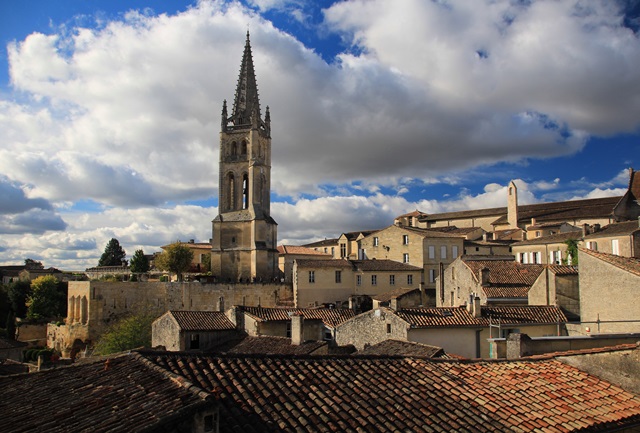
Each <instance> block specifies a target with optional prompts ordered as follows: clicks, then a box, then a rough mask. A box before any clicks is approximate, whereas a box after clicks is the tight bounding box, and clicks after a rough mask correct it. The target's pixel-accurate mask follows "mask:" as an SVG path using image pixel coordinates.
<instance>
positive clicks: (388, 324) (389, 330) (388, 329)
mask: <svg viewBox="0 0 640 433" xmlns="http://www.w3.org/2000/svg"><path fill="white" fill-rule="evenodd" d="M387 334H391V323H387Z"/></svg>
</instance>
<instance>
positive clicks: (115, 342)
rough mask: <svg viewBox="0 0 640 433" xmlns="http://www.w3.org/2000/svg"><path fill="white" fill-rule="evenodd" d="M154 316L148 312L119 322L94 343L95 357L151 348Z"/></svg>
mask: <svg viewBox="0 0 640 433" xmlns="http://www.w3.org/2000/svg"><path fill="white" fill-rule="evenodd" d="M156 317H157V316H156V315H155V314H152V313H150V312H148V311H145V312H140V313H137V314H133V315H132V316H128V317H125V318H123V319H121V320H119V321H118V322H117V323H116V324H115V325H113V327H111V329H110V330H109V331H107V332H105V333H104V334H103V335H102V337H100V339H99V340H98V342H97V343H96V346H95V349H94V353H95V354H96V355H108V354H110V353H115V352H122V351H125V350H131V349H135V348H138V347H151V324H152V323H153V321H154V320H155V319H156Z"/></svg>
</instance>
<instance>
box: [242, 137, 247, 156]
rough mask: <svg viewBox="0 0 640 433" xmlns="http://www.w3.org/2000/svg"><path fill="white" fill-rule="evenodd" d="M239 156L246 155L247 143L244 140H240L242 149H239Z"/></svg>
mask: <svg viewBox="0 0 640 433" xmlns="http://www.w3.org/2000/svg"><path fill="white" fill-rule="evenodd" d="M241 152H242V153H241V155H243V156H244V155H246V154H247V141H246V140H242V148H241Z"/></svg>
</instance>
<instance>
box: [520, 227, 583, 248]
mask: <svg viewBox="0 0 640 433" xmlns="http://www.w3.org/2000/svg"><path fill="white" fill-rule="evenodd" d="M579 239H582V230H577V231H573V232H564V233H556V234H555V235H549V236H541V237H539V238H533V239H527V240H525V241H520V242H515V243H513V244H511V246H512V247H518V246H523V245H547V244H559V243H564V242H566V241H568V240H579Z"/></svg>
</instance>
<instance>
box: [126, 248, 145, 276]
mask: <svg viewBox="0 0 640 433" xmlns="http://www.w3.org/2000/svg"><path fill="white" fill-rule="evenodd" d="M129 269H130V270H131V272H133V273H134V274H144V273H145V272H149V259H148V258H147V256H145V255H144V251H142V250H136V252H135V253H133V257H131V261H130V262H129Z"/></svg>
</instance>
